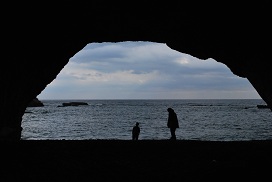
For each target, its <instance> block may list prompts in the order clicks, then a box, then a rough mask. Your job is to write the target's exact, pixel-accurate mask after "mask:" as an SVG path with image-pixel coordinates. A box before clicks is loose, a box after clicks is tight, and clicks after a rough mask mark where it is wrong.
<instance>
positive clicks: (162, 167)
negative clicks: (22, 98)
mask: <svg viewBox="0 0 272 182" xmlns="http://www.w3.org/2000/svg"><path fill="white" fill-rule="evenodd" d="M1 157H2V159H5V160H2V161H1V165H0V166H1V179H2V180H3V181H13V180H14V181H157V180H160V181H167V182H169V181H192V180H198V181H207V180H209V181H224V180H232V181H235V180H246V179H251V180H254V179H257V180H261V179H265V178H267V177H268V178H270V174H271V166H272V141H250V142H248V141H247V142H241V141H239V142H214V141H205V142H204V141H168V140H139V141H123V140H82V141H67V140H60V141H49V140H45V141H18V142H1Z"/></svg>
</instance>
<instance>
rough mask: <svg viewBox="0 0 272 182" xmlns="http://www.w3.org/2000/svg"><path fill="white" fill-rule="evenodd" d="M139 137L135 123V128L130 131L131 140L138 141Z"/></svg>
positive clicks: (138, 128)
mask: <svg viewBox="0 0 272 182" xmlns="http://www.w3.org/2000/svg"><path fill="white" fill-rule="evenodd" d="M139 135H140V127H139V123H138V122H136V124H135V126H134V127H133V129H132V140H138V138H139Z"/></svg>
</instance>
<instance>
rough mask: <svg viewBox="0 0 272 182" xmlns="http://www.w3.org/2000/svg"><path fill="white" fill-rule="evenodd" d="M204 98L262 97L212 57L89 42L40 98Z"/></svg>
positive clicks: (163, 46)
mask: <svg viewBox="0 0 272 182" xmlns="http://www.w3.org/2000/svg"><path fill="white" fill-rule="evenodd" d="M241 93H243V94H241ZM201 96H202V97H205V98H213V97H219V98H239V97H245V96H246V97H248V98H260V97H259V95H258V94H257V92H256V91H255V90H254V88H253V87H252V85H251V84H250V83H249V82H248V80H246V79H243V78H239V77H237V76H235V75H233V74H232V73H231V71H230V70H229V68H227V67H226V66H225V65H224V64H222V63H219V62H217V61H215V60H213V59H208V60H200V59H197V58H195V57H192V56H190V55H187V54H183V53H179V52H177V51H174V50H172V49H170V48H169V47H167V45H166V44H161V43H152V42H119V43H106V42H105V43H92V44H88V45H86V47H85V48H84V49H82V50H81V51H80V52H78V53H77V54H76V55H75V56H74V57H72V58H71V59H70V61H69V63H68V64H67V65H66V66H65V67H64V69H63V70H62V71H61V72H60V74H59V75H58V76H57V78H56V80H54V81H53V82H52V83H51V84H50V85H48V87H47V88H46V89H45V90H44V91H43V92H42V93H41V94H40V95H39V98H41V99H68V98H71V99H72V98H73V99H77V98H82V99H108V98H111V99H114V98H116V99H119V98H126V99H128V98H133V99H135V98H139V99H140V98H145V99H147V98H157V99H167V98H180V99H181V98H190V97H192V98H194V97H195V98H196V97H197V98H201ZM83 97H84V98H83Z"/></svg>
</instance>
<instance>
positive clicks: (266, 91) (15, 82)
mask: <svg viewBox="0 0 272 182" xmlns="http://www.w3.org/2000/svg"><path fill="white" fill-rule="evenodd" d="M248 4H249V3H247V5H248ZM233 7H235V9H234V8H233ZM267 7H269V6H268V5H266V4H262V5H256V4H254V5H252V6H246V8H245V6H241V7H238V6H237V5H235V6H230V7H226V6H224V7H223V8H222V7H221V6H218V7H217V6H201V8H202V9H200V10H199V9H196V7H195V6H191V7H190V8H189V7H188V6H187V5H186V4H182V3H175V4H171V3H170V2H169V3H166V4H165V3H164V4H159V3H157V2H156V4H152V5H151V6H149V4H146V3H145V4H141V3H140V2H138V1H137V2H136V1H135V2H134V3H132V2H130V3H129V4H122V5H118V4H116V3H114V4H105V3H102V4H98V3H93V1H92V3H88V4H84V3H77V4H76V3H68V2H66V3H65V4H62V5H61V6H57V5H55V4H54V5H50V4H48V6H46V5H45V4H44V5H43V6H40V5H34V4H23V6H20V5H18V6H17V7H16V6H13V5H11V6H10V9H8V8H9V7H8V5H7V9H6V10H7V11H5V12H4V13H5V14H4V15H3V16H1V17H2V18H1V19H2V21H1V22H2V35H3V40H2V45H3V46H2V48H1V49H2V51H1V58H2V66H1V68H0V69H1V72H0V74H1V77H0V79H1V83H2V87H1V90H0V97H1V101H2V102H1V106H0V107H1V109H0V118H1V120H0V139H2V140H18V139H20V134H21V130H22V128H21V120H22V116H23V114H24V111H25V109H26V107H27V105H28V103H29V102H30V101H31V100H32V99H33V98H35V97H36V96H37V95H39V94H40V93H41V92H42V91H43V90H44V89H45V88H46V86H47V85H48V84H49V83H50V82H52V81H53V80H54V79H55V78H56V76H57V75H58V73H59V72H60V71H61V69H62V68H63V67H64V66H65V65H66V64H67V63H68V62H69V59H70V58H71V57H73V56H74V55H75V54H76V53H77V52H79V51H80V50H81V49H82V48H84V47H85V46H86V45H87V44H88V43H92V42H120V41H152V42H159V43H166V44H167V45H168V46H169V47H170V48H172V49H174V50H177V51H179V52H182V53H186V54H190V55H192V56H194V57H197V58H200V59H207V58H213V59H215V60H216V61H218V62H222V63H224V64H226V65H227V66H228V67H229V68H230V69H231V70H232V72H233V73H234V74H236V75H237V76H240V77H244V78H247V79H248V80H249V81H250V83H251V84H252V85H253V87H254V88H255V89H256V91H257V92H258V93H259V95H260V96H261V97H262V99H263V100H264V101H265V102H266V103H267V105H268V106H269V107H270V109H271V110H272V86H271V83H272V67H271V66H270V64H269V61H270V60H269V58H270V57H271V56H270V50H269V43H270V42H271V28H270V24H269V22H270V18H269V16H268V13H269V12H270V10H269V11H266V9H267ZM257 10H260V11H257ZM253 12H254V13H253Z"/></svg>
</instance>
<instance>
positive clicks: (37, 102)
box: [27, 98, 44, 107]
mask: <svg viewBox="0 0 272 182" xmlns="http://www.w3.org/2000/svg"><path fill="white" fill-rule="evenodd" d="M43 106H44V104H43V103H42V102H41V101H40V100H39V99H38V98H35V99H33V100H32V101H31V102H30V103H29V104H28V106H27V107H43Z"/></svg>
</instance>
